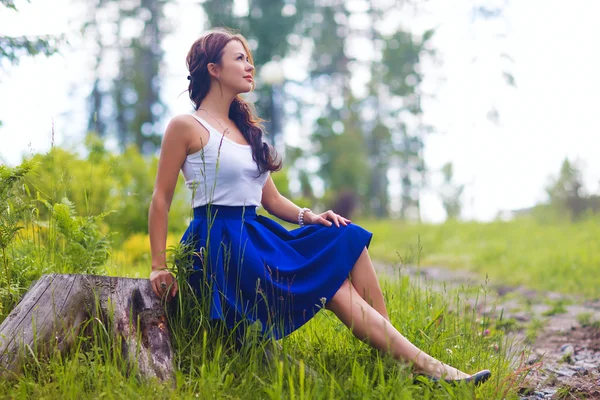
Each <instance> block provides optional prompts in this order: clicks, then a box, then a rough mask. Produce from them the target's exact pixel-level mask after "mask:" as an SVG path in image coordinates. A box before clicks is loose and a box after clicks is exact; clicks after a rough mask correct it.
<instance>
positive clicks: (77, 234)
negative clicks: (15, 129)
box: [0, 162, 109, 320]
mask: <svg viewBox="0 0 600 400" xmlns="http://www.w3.org/2000/svg"><path fill="white" fill-rule="evenodd" d="M36 167H37V166H36V165H34V164H33V163H32V162H25V163H23V164H22V165H21V166H18V167H16V168H8V167H6V166H0V205H1V206H0V252H1V253H2V254H1V256H2V265H3V268H2V275H1V276H0V320H2V319H4V317H5V315H6V313H7V312H8V310H10V309H11V308H12V307H13V306H14V305H15V304H16V302H17V300H18V299H19V298H20V296H21V295H22V294H23V293H24V292H25V290H26V289H27V288H28V287H29V285H30V284H31V282H32V281H33V280H35V279H38V278H39V277H40V276H41V275H42V274H44V273H47V272H60V273H103V271H104V264H105V263H106V260H107V258H108V255H109V240H108V235H107V234H105V233H102V231H101V230H100V228H99V227H98V225H97V224H96V222H97V221H101V220H102V218H104V217H105V215H106V214H104V213H101V214H99V215H97V216H88V217H85V218H84V217H78V216H76V215H75V211H74V206H73V204H72V203H70V202H69V201H68V200H67V199H64V200H63V201H62V202H61V203H53V202H52V201H49V200H46V199H45V198H43V195H41V194H40V193H39V192H33V193H35V194H34V195H32V192H31V191H30V190H29V186H28V185H27V184H26V181H27V179H28V174H29V173H30V171H33V170H34V169H35V168H36ZM40 206H43V207H45V209H46V210H47V211H46V212H45V213H40ZM44 216H45V217H44ZM40 217H41V218H40Z"/></svg>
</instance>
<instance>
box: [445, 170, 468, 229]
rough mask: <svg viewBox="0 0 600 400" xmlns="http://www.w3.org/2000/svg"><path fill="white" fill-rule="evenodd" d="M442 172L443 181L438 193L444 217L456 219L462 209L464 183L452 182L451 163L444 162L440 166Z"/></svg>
mask: <svg viewBox="0 0 600 400" xmlns="http://www.w3.org/2000/svg"><path fill="white" fill-rule="evenodd" d="M442 174H443V176H444V182H443V184H442V187H441V188H440V191H439V195H440V197H441V198H442V205H443V206H444V210H445V211H446V217H447V218H448V219H456V218H458V217H460V211H461V209H462V200H461V196H462V193H463V191H464V189H465V185H458V184H456V183H455V182H453V180H452V178H453V175H454V174H453V168H452V163H446V164H444V166H443V167H442Z"/></svg>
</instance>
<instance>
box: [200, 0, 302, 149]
mask: <svg viewBox="0 0 600 400" xmlns="http://www.w3.org/2000/svg"><path fill="white" fill-rule="evenodd" d="M234 3H235V2H234V1H233V0H220V1H206V0H205V1H203V2H202V7H203V9H204V11H205V12H206V15H207V16H208V19H209V23H210V26H211V27H227V28H232V29H234V30H236V31H239V32H240V33H241V34H242V35H244V37H246V39H248V41H249V43H250V46H251V48H252V53H253V56H254V66H255V68H256V70H257V71H258V72H259V74H258V77H259V79H260V72H261V68H262V67H263V66H264V65H265V64H267V63H269V62H270V61H272V60H280V59H283V58H285V57H286V56H287V54H288V52H289V50H290V49H292V48H293V46H292V45H291V44H290V40H288V39H289V36H290V35H292V34H293V33H294V31H295V30H296V29H298V24H299V23H300V22H302V21H303V19H304V16H305V15H306V12H307V10H309V9H310V8H311V7H312V1H311V0H297V1H294V2H289V1H286V0H248V13H247V14H245V15H240V14H238V13H236V12H235V10H234ZM282 90H283V91H284V90H285V87H283V88H282ZM253 95H254V96H255V97H256V100H255V105H256V109H257V113H258V115H260V116H261V118H263V119H265V120H266V124H265V125H266V128H267V132H268V133H269V136H268V137H267V138H270V140H271V142H272V143H273V144H274V143H276V140H277V138H276V135H277V134H279V133H281V132H280V129H281V122H280V119H281V115H280V113H279V112H278V110H276V109H275V107H277V106H278V104H277V102H276V101H274V98H273V97H274V95H275V93H274V87H273V86H270V85H257V89H256V90H255V91H254V93H253ZM277 100H281V99H277Z"/></svg>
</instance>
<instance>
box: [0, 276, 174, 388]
mask: <svg viewBox="0 0 600 400" xmlns="http://www.w3.org/2000/svg"><path fill="white" fill-rule="evenodd" d="M109 317H110V323H108V322H109ZM90 318H97V319H98V320H99V321H101V322H102V323H103V324H104V326H106V327H112V328H113V329H112V334H113V335H114V338H115V342H114V343H116V344H118V343H120V344H121V350H122V355H123V358H124V359H126V360H128V362H129V363H130V365H133V364H136V363H137V365H138V371H139V373H140V375H141V376H142V377H145V378H158V379H159V380H162V381H165V380H173V379H174V377H173V362H172V356H173V351H172V348H171V338H170V334H169V330H168V327H167V318H166V313H165V308H164V307H163V305H162V304H161V301H160V299H159V298H158V297H157V296H156V295H155V294H154V292H153V291H152V289H151V287H150V282H149V281H148V279H132V278H118V277H111V276H94V275H58V274H51V275H44V276H42V277H41V278H40V280H38V281H37V282H34V283H33V284H32V285H31V287H30V289H29V291H28V292H27V293H26V294H25V296H24V297H23V299H22V300H21V302H20V303H19V304H18V305H17V306H16V307H15V309H14V310H13V311H12V312H11V313H10V314H9V315H8V317H7V318H6V319H5V320H4V321H3V322H2V324H1V325H0V375H6V374H7V372H8V373H18V372H19V371H20V369H21V365H22V360H23V357H22V355H23V354H26V353H29V352H31V351H32V350H33V351H34V352H43V351H45V350H50V346H57V347H58V350H59V351H61V352H64V351H66V350H68V348H69V347H70V346H71V345H72V344H73V343H74V341H75V339H76V338H77V336H78V335H79V334H80V333H82V334H83V333H85V332H80V330H81V328H82V327H83V326H85V325H87V324H86V322H87V321H89V319H90Z"/></svg>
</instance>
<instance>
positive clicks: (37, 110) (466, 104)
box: [0, 0, 600, 222]
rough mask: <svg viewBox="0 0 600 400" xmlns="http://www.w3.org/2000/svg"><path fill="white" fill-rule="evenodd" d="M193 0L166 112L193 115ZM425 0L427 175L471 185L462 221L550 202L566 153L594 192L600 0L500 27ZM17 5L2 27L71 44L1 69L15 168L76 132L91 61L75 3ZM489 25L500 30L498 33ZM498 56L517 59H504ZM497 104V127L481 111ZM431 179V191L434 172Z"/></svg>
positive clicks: (436, 215) (7, 155)
mask: <svg viewBox="0 0 600 400" xmlns="http://www.w3.org/2000/svg"><path fill="white" fill-rule="evenodd" d="M194 3H195V2H194V1H192V0H179V1H178V2H177V5H176V6H171V7H170V8H168V9H167V10H166V11H167V15H168V17H169V18H171V19H172V20H173V21H176V24H174V25H175V27H176V28H177V29H176V31H175V33H174V34H173V35H171V36H169V37H168V38H167V39H166V40H165V45H164V48H165V49H167V53H166V66H167V68H166V71H167V73H166V79H165V85H164V90H163V99H164V101H165V102H166V103H167V105H168V106H169V114H170V115H174V114H178V113H182V112H189V111H190V108H189V101H188V99H187V97H186V95H185V94H183V95H181V96H179V94H180V93H181V92H182V91H183V90H185V87H186V82H187V81H186V80H185V76H186V74H187V72H186V70H185V54H186V53H187V50H188V48H189V46H190V45H191V43H192V42H193V40H194V39H195V38H196V37H197V36H198V35H199V34H200V33H201V32H202V29H203V21H204V17H203V14H202V11H201V10H200V9H199V8H198V7H197V6H195V5H194ZM488 3H489V1H488ZM17 4H19V3H17ZM425 4H427V7H428V14H427V15H424V16H420V17H419V18H414V19H411V20H406V18H405V23H406V24H408V25H410V26H413V27H414V28H415V29H418V28H419V27H421V28H422V27H430V26H438V31H437V34H436V36H435V39H434V42H433V45H434V47H435V48H436V49H437V51H438V58H439V59H440V60H441V61H442V64H441V65H426V66H425V67H424V71H423V72H424V74H425V75H426V77H428V79H427V81H426V83H425V87H424V89H425V90H426V91H427V92H428V93H432V94H435V99H433V100H430V101H427V102H426V103H425V104H424V111H425V119H426V121H427V122H428V123H430V124H432V125H433V126H434V127H435V128H436V130H437V132H438V133H435V134H433V135H431V136H430V137H429V138H428V139H427V143H426V150H425V153H426V162H427V164H428V166H429V168H430V169H431V170H433V171H435V170H436V169H438V168H439V167H441V166H442V165H443V164H444V163H446V162H448V161H451V162H453V164H454V170H455V177H456V180H457V181H458V182H461V183H465V184H466V186H467V187H466V190H465V197H464V203H465V204H464V209H463V217H464V218H466V219H477V220H490V219H493V218H494V217H495V216H496V214H497V213H498V211H500V210H509V209H516V208H523V207H529V206H532V205H534V204H535V203H537V202H539V201H543V200H545V192H544V187H545V185H546V184H547V182H548V177H549V176H550V175H555V174H556V173H557V172H558V169H559V167H560V164H561V162H562V160H563V159H564V158H565V157H569V158H570V159H571V160H576V159H577V160H579V161H580V162H581V166H582V168H583V172H584V180H585V184H586V188H587V189H588V191H590V192H600V157H598V155H597V154H598V153H599V149H600V145H599V144H600V114H599V113H597V112H595V111H596V110H595V108H596V107H597V106H598V105H600V74H598V71H600V53H599V52H598V51H597V50H593V49H595V48H596V49H597V48H598V45H597V38H599V37H600V24H598V23H597V21H596V19H595V16H597V15H598V11H599V9H600V5H595V4H594V2H590V1H587V0H572V1H570V2H568V3H567V2H564V1H558V0H546V1H543V0H530V1H516V0H513V1H512V2H510V3H509V5H508V7H507V10H506V11H507V18H506V19H505V20H503V22H502V23H501V24H497V23H495V24H491V23H487V24H484V23H480V22H477V23H475V24H473V23H472V15H471V13H470V10H471V6H472V5H473V4H474V2H472V1H467V0H463V1H461V2H447V1H443V0H430V1H428V2H426V3H425ZM19 8H20V11H19V13H14V12H12V11H9V10H5V9H0V34H7V35H20V34H31V35H33V34H60V33H67V34H68V35H69V38H70V40H71V42H72V44H73V45H74V50H65V51H63V56H54V57H51V58H50V59H44V58H41V57H40V58H36V59H27V58H24V59H23V60H22V61H21V63H20V65H19V66H17V67H9V68H7V69H5V70H2V71H0V120H2V121H3V123H4V126H3V127H1V128H0V160H4V161H5V162H7V163H8V164H10V165H15V164H17V163H19V161H20V160H21V157H22V155H23V154H27V153H30V152H43V151H47V150H48V148H49V147H50V145H51V141H52V133H51V132H52V126H53V124H54V132H55V137H54V140H55V143H57V144H58V145H64V144H67V145H68V144H69V143H73V142H75V141H77V140H79V139H80V138H81V135H82V130H83V129H82V127H85V126H86V118H87V114H86V108H85V106H86V100H85V96H86V95H87V93H89V90H90V85H91V79H90V70H91V67H90V65H88V64H87V62H88V61H86V59H85V57H84V56H85V52H84V51H83V50H77V49H78V47H77V45H78V44H79V43H80V39H78V38H77V34H76V31H77V29H78V24H77V23H76V22H73V21H76V16H77V15H80V14H79V13H80V12H81V10H78V9H77V8H75V7H72V5H71V2H70V0H53V1H52V2H44V1H41V0H32V3H31V4H27V3H24V2H21V3H20V7H19ZM57 9H58V10H63V11H66V12H65V13H57V12H56V10H57ZM49 15H52V18H48V16H49ZM495 33H504V34H505V35H506V37H505V39H503V40H499V39H497V38H496V37H495ZM503 52H504V53H507V54H508V55H510V57H511V58H512V59H513V60H514V63H510V62H509V61H507V59H503V58H501V57H500V55H501V54H502V53H503ZM504 69H506V70H508V71H510V72H511V73H512V74H513V75H514V77H515V80H516V83H517V88H512V87H509V86H507V85H506V84H505V82H504V80H503V79H502V76H501V73H502V71H503V70H504ZM286 72H287V71H286ZM442 78H443V81H442ZM492 106H495V107H496V109H497V110H498V112H499V116H500V125H494V124H493V123H491V122H490V121H489V120H488V119H487V118H486V115H487V113H488V111H489V110H490V108H491V107H492ZM170 115H169V116H170ZM286 134H287V135H294V134H296V133H295V132H294V131H287V132H286ZM288 139H289V140H290V141H293V138H288ZM431 183H432V184H433V186H434V187H435V186H436V185H438V184H439V179H436V178H434V179H432V181H431ZM435 192H436V189H435V188H434V189H431V190H428V191H426V192H425V193H424V194H423V198H422V217H423V219H425V220H428V221H436V222H437V221H441V220H443V218H444V211H443V208H442V206H441V203H440V201H439V199H438V197H437V195H436V194H435Z"/></svg>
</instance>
